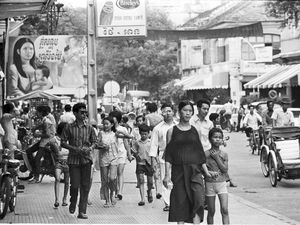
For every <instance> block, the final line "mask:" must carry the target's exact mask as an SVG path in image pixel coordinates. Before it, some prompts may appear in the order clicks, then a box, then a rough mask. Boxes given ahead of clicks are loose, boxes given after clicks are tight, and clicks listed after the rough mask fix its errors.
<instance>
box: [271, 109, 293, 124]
mask: <svg viewBox="0 0 300 225" xmlns="http://www.w3.org/2000/svg"><path fill="white" fill-rule="evenodd" d="M272 119H273V120H275V126H276V127H286V126H291V124H292V123H295V118H294V115H293V113H292V112H291V111H289V110H287V111H286V112H283V110H282V109H278V110H276V111H274V112H273V114H272Z"/></svg>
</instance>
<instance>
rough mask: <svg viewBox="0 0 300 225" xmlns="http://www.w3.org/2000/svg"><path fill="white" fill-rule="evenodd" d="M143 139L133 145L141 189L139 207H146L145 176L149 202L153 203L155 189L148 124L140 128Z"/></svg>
mask: <svg viewBox="0 0 300 225" xmlns="http://www.w3.org/2000/svg"><path fill="white" fill-rule="evenodd" d="M139 131H140V136H141V138H140V139H139V140H138V141H136V142H134V144H133V151H134V153H133V155H134V157H135V158H136V163H137V166H136V175H137V184H138V188H139V189H140V195H141V201H140V202H139V203H138V205H139V206H143V205H145V191H144V175H146V176H147V197H148V202H149V203H151V202H153V197H152V188H153V173H154V171H153V168H152V166H151V159H150V156H149V151H150V144H151V141H150V139H149V133H150V127H149V126H147V125H146V124H142V125H140V126H139Z"/></svg>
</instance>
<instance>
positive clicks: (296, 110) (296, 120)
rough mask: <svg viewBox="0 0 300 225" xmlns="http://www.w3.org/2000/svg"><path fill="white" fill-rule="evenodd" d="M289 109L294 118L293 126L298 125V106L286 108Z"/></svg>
mask: <svg viewBox="0 0 300 225" xmlns="http://www.w3.org/2000/svg"><path fill="white" fill-rule="evenodd" d="M288 110H289V111H291V112H292V113H293V115H294V118H295V126H297V127H300V117H299V116H300V108H288Z"/></svg>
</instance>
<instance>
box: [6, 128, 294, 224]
mask: <svg viewBox="0 0 300 225" xmlns="http://www.w3.org/2000/svg"><path fill="white" fill-rule="evenodd" d="M229 135H230V136H231V139H230V141H229V142H228V147H227V148H226V149H227V151H228V153H229V157H230V174H231V176H232V177H233V178H234V180H235V181H236V183H237V184H238V188H229V192H230V196H229V212H230V220H231V223H232V224H278V225H279V224H289V225H293V224H300V217H299V215H297V213H296V212H299V205H300V204H299V199H297V198H296V196H300V195H299V194H300V193H299V192H300V189H299V186H300V180H295V181H289V182H286V181H282V182H280V183H279V186H278V187H277V188H272V187H271V185H270V182H269V180H268V179H267V178H264V177H263V176H262V174H261V172H260V167H259V159H258V157H257V156H253V155H251V154H250V152H249V148H247V147H246V139H245V137H244V134H241V133H240V134H237V133H232V134H229ZM134 168H135V162H132V163H131V164H129V165H127V167H126V168H125V180H126V183H125V187H124V195H123V200H122V201H118V203H117V205H116V206H115V207H114V208H108V209H107V208H104V207H103V201H100V199H99V189H100V175H99V171H97V172H96V173H95V175H94V183H93V187H92V191H91V199H92V202H93V205H92V206H89V207H88V216H89V219H88V220H78V219H77V217H76V216H77V212H75V214H74V215H70V214H69V212H68V207H61V206H60V208H59V209H53V204H54V190H53V182H54V179H53V178H45V179H44V181H43V183H41V184H31V185H29V184H27V182H26V183H24V184H25V186H26V189H25V191H24V193H20V194H19V195H18V203H17V208H16V214H14V213H8V214H7V216H6V217H5V218H4V219H3V220H2V221H1V223H54V224H56V223H67V224H78V223H87V224H165V223H167V218H168V213H166V212H163V211H162V208H163V203H162V201H161V200H157V199H155V200H154V202H153V203H151V204H148V203H146V205H145V206H143V207H140V206H138V205H137V203H138V201H139V192H138V189H136V188H135V185H136V184H135V174H134ZM62 189H63V187H62V185H61V191H62ZM292 200H293V201H292ZM297 221H298V222H297ZM215 222H216V223H218V224H220V223H221V216H220V213H219V210H217V213H216V216H215ZM204 224H206V222H204Z"/></svg>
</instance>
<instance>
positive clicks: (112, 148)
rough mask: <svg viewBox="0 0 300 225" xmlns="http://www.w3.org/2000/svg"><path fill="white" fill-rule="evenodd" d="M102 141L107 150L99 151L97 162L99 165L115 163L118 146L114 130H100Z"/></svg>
mask: <svg viewBox="0 0 300 225" xmlns="http://www.w3.org/2000/svg"><path fill="white" fill-rule="evenodd" d="M99 135H101V138H102V142H103V143H104V144H106V145H108V146H109V149H108V151H101V150H100V152H99V157H100V158H99V159H100V160H99V164H100V166H101V167H103V166H109V165H117V157H118V146H117V137H116V134H115V133H114V132H112V131H111V132H104V131H100V134H99Z"/></svg>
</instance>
